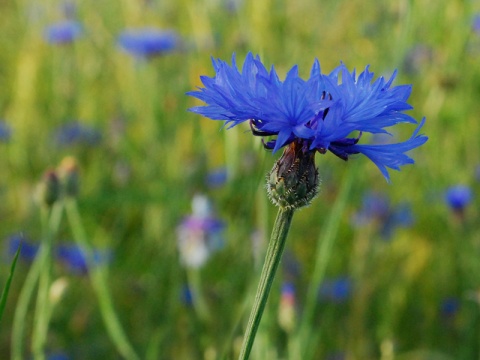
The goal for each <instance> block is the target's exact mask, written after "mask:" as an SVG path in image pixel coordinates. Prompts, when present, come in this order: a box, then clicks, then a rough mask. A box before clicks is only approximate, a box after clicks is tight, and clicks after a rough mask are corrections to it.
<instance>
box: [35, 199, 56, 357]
mask: <svg viewBox="0 0 480 360" xmlns="http://www.w3.org/2000/svg"><path fill="white" fill-rule="evenodd" d="M62 213H63V206H62V204H61V203H55V204H54V205H53V207H52V209H51V211H50V212H49V215H50V216H47V215H46V214H45V215H44V218H45V220H46V221H45V220H44V221H43V222H44V226H46V227H47V228H46V231H45V235H44V237H43V239H42V244H41V247H40V251H41V255H40V256H39V258H40V264H39V267H38V269H36V271H38V272H39V274H38V276H39V284H38V294H37V304H36V307H35V318H34V329H33V334H32V350H33V353H34V355H35V359H39V360H42V359H45V344H46V342H47V334H48V324H49V322H50V316H51V307H50V303H49V299H48V296H49V291H50V283H51V270H52V242H53V237H54V234H55V233H56V232H57V231H58V228H59V226H60V222H61V219H62Z"/></svg>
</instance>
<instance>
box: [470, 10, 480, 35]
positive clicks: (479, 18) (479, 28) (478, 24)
mask: <svg viewBox="0 0 480 360" xmlns="http://www.w3.org/2000/svg"><path fill="white" fill-rule="evenodd" d="M472 30H473V32H475V33H476V34H479V35H480V14H475V16H474V17H473V21H472Z"/></svg>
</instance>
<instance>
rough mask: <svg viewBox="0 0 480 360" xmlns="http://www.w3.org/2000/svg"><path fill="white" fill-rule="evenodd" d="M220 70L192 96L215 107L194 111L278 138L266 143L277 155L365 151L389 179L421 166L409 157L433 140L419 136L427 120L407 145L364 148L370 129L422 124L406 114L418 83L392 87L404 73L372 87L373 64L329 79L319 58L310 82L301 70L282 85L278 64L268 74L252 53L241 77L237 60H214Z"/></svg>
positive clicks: (343, 155)
mask: <svg viewBox="0 0 480 360" xmlns="http://www.w3.org/2000/svg"><path fill="white" fill-rule="evenodd" d="M213 67H214V69H215V73H216V75H215V76H214V77H213V78H210V77H207V76H202V77H201V80H202V83H203V85H204V87H203V88H199V90H197V91H191V92H188V93H187V94H188V95H191V96H193V97H196V98H198V99H200V100H202V101H204V102H205V103H206V104H207V106H197V107H193V108H191V109H190V111H192V112H195V113H198V114H201V115H203V116H206V117H208V118H211V119H213V120H226V124H227V125H229V127H233V126H236V125H238V124H240V123H243V122H245V121H248V122H249V123H250V127H251V129H252V133H253V135H256V136H262V137H263V136H274V137H275V138H274V139H273V140H270V141H268V142H264V146H265V148H267V149H271V150H273V151H274V152H276V151H278V150H279V149H280V148H282V147H284V146H286V145H289V144H292V143H294V144H297V145H298V146H297V147H298V148H301V149H302V151H303V152H304V153H305V154H306V153H315V152H319V153H321V154H325V153H326V152H327V151H330V152H332V153H333V154H335V155H336V156H338V157H340V158H341V159H343V160H347V159H348V158H349V157H350V155H354V154H359V153H361V154H364V155H365V156H367V157H368V158H370V160H372V161H373V162H374V163H375V164H376V165H377V167H378V168H379V169H380V171H381V172H382V174H383V175H384V176H385V178H386V179H387V180H389V174H388V172H387V168H391V169H395V170H400V166H402V165H405V164H411V163H413V162H414V161H413V160H412V159H411V158H410V157H409V156H407V155H406V154H405V153H406V152H407V151H409V150H412V149H414V148H416V147H418V146H420V145H422V144H423V143H425V141H427V137H426V136H423V135H419V134H418V133H419V131H420V129H421V127H422V126H423V124H424V122H425V119H423V120H422V121H421V122H420V124H419V125H418V126H417V129H416V130H415V131H414V133H413V135H412V136H411V138H410V139H408V140H406V141H404V142H401V143H394V144H373V145H368V144H359V140H360V138H361V137H362V133H364V132H367V133H373V134H379V133H386V134H388V132H387V131H386V130H385V128H387V127H390V126H393V125H395V124H398V123H402V122H406V123H413V124H417V122H416V121H415V119H413V118H412V117H411V116H409V115H407V114H405V113H404V111H406V110H410V109H412V106H411V105H409V104H408V103H407V100H408V97H409V96H410V92H411V86H410V85H401V86H392V82H393V80H394V79H395V76H396V72H394V73H393V75H392V77H391V78H390V79H389V80H388V81H386V80H385V79H384V78H383V77H380V78H378V79H376V80H375V81H373V82H372V80H373V76H374V74H373V73H372V72H370V71H369V68H368V67H367V68H366V69H365V70H364V71H363V72H362V73H361V74H360V75H358V76H357V75H356V73H355V71H353V72H349V71H348V69H347V68H346V66H345V65H344V64H340V66H338V67H337V68H336V69H334V70H333V71H332V72H331V73H330V74H328V75H325V74H322V73H321V71H320V64H319V62H318V60H315V61H314V64H313V66H312V69H311V72H310V77H309V78H308V79H307V80H304V79H302V78H301V77H300V76H299V75H298V67H297V66H294V67H292V69H291V70H290V71H289V72H288V73H287V75H286V78H285V80H283V81H282V80H280V79H279V77H278V75H277V73H276V71H275V68H274V67H273V66H272V68H271V70H270V71H267V69H266V68H265V66H264V65H263V64H262V62H261V61H260V58H259V57H258V56H256V57H254V56H253V55H252V54H251V53H249V54H248V55H247V57H246V60H245V62H244V64H243V68H242V71H241V72H240V71H239V70H238V68H237V65H236V61H235V56H233V58H232V65H231V66H230V65H228V64H227V63H226V62H224V61H222V60H213ZM340 75H341V76H340ZM340 78H341V80H340ZM353 134H357V136H353Z"/></svg>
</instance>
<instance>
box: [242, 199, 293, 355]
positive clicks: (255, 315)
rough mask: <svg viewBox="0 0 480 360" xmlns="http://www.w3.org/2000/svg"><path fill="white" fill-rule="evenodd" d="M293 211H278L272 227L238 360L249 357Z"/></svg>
mask: <svg viewBox="0 0 480 360" xmlns="http://www.w3.org/2000/svg"><path fill="white" fill-rule="evenodd" d="M294 212H295V210H294V209H280V210H279V211H278V214H277V218H276V220H275V224H274V226H273V231H272V236H271V238H270V242H269V244H268V248H267V254H266V256H265V263H264V265H263V269H262V274H261V275H260V281H259V284H258V288H257V293H256V295H255V300H254V303H253V307H252V310H251V312H250V318H249V319H248V323H247V329H246V331H245V336H244V338H243V344H242V349H241V351H240V356H239V360H246V359H248V357H249V356H250V351H251V350H252V346H253V342H254V340H255V335H256V333H257V330H258V327H259V325H260V320H261V318H262V314H263V311H264V309H265V305H266V304H267V299H268V294H269V293H270V289H271V287H272V284H273V280H274V278H275V273H276V271H277V268H278V265H279V264H280V260H281V258H282V253H283V249H284V248H285V243H286V240H287V235H288V230H289V229H290V225H291V222H292V218H293V214H294Z"/></svg>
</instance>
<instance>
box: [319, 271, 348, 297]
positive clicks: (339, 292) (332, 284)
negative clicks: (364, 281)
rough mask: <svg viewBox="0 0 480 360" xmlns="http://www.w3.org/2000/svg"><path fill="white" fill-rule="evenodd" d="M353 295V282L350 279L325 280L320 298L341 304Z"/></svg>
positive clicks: (321, 287)
mask: <svg viewBox="0 0 480 360" xmlns="http://www.w3.org/2000/svg"><path fill="white" fill-rule="evenodd" d="M351 293H352V282H351V280H350V279H349V278H348V277H338V278H333V279H329V280H325V281H324V282H323V283H322V285H321V286H320V290H319V296H320V299H322V300H328V301H331V302H335V303H341V302H344V301H346V300H347V299H348V297H349V296H350V294H351Z"/></svg>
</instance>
